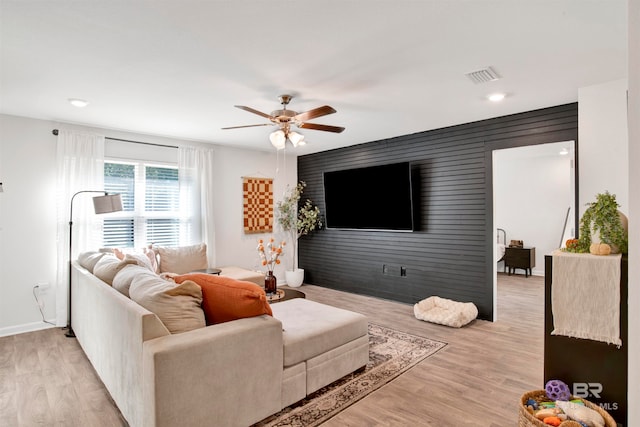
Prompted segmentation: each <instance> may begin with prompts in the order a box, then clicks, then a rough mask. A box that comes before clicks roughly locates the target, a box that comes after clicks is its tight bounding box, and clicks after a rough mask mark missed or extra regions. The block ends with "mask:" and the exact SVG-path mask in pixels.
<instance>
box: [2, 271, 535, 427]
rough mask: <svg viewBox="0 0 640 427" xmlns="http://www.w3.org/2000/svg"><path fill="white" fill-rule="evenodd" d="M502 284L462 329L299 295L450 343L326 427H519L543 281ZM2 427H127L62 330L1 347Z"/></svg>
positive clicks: (398, 311)
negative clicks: (492, 314) (486, 310)
mask: <svg viewBox="0 0 640 427" xmlns="http://www.w3.org/2000/svg"><path fill="white" fill-rule="evenodd" d="M498 283H499V286H498V316H499V318H498V321H497V322H493V323H492V322H487V321H481V320H476V321H474V322H472V323H471V324H469V325H468V326H466V327H464V328H461V329H454V328H448V327H446V326H439V325H434V324H430V323H426V322H422V321H419V320H416V319H415V317H414V316H413V307H412V306H411V305H408V304H401V303H396V302H391V301H385V300H380V299H377V298H371V297H366V296H362V295H354V294H349V293H344V292H339V291H334V290H331V289H326V288H322V287H318V286H310V285H305V286H303V287H302V288H300V290H302V291H304V292H305V294H306V295H307V298H309V299H312V300H315V301H319V302H323V303H327V304H330V305H334V306H336V307H342V308H346V309H349V310H353V311H357V312H360V313H363V314H365V315H367V316H368V317H369V319H370V321H371V322H373V323H378V324H381V325H385V326H388V327H391V328H395V329H398V330H402V331H405V332H409V333H413V334H415V335H420V336H423V337H427V338H432V339H436V340H440V341H445V342H447V343H448V344H449V345H448V346H447V347H446V348H444V349H443V350H441V351H440V352H438V353H436V354H435V355H433V356H431V357H429V358H427V359H425V360H424V361H422V362H421V363H419V364H418V365H416V366H415V367H413V368H412V369H410V370H409V371H407V372H406V373H404V374H403V375H401V376H400V377H398V378H396V379H395V380H394V381H392V382H390V383H389V384H386V385H385V386H383V387H382V388H380V389H379V390H377V391H375V392H374V393H372V394H370V395H369V396H367V397H365V398H364V399H362V400H361V401H359V402H357V403H355V404H354V405H352V406H351V407H349V408H347V409H346V410H344V411H343V412H341V413H340V414H338V415H337V416H335V417H334V418H332V419H331V420H329V421H327V422H325V423H324V424H323V427H337V426H340V427H344V426H439V427H442V426H452V427H453V426H455V427H461V426H474V427H476V426H477V427H498V426H515V425H517V420H518V400H519V398H520V396H521V395H522V394H523V393H524V392H526V391H529V390H532V389H537V388H541V387H542V386H543V338H544V337H543V334H544V279H543V278H542V277H535V276H533V277H529V278H526V279H525V278H524V276H522V275H517V276H507V275H504V274H499V280H498ZM214 425H215V423H213V424H212V426H214ZM0 426H65V427H66V426H82V427H89V426H100V427H102V426H126V422H125V421H124V419H123V418H122V416H121V414H120V412H119V411H118V409H117V408H116V407H115V405H114V404H113V401H112V400H111V398H110V397H109V394H108V393H107V391H106V389H105V388H104V386H103V385H102V383H101V382H100V380H99V379H98V377H97V376H96V374H95V372H94V371H93V368H92V367H91V365H90V363H89V362H88V360H87V359H86V357H85V356H84V353H83V352H82V349H80V347H79V345H78V343H77V341H76V340H75V339H69V338H66V337H64V334H63V333H62V332H61V331H60V330H59V329H57V328H56V329H47V330H43V331H38V332H31V333H26V334H20V335H13V336H9V337H3V338H0Z"/></svg>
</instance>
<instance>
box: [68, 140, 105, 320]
mask: <svg viewBox="0 0 640 427" xmlns="http://www.w3.org/2000/svg"><path fill="white" fill-rule="evenodd" d="M57 163H58V172H57V192H58V200H57V211H58V239H57V240H58V241H57V249H58V262H57V266H58V270H57V280H56V324H57V325H58V326H65V325H66V324H67V287H68V280H69V273H70V272H69V232H70V227H69V220H70V207H71V198H72V197H73V195H74V194H75V193H77V192H78V191H84V190H102V189H103V188H104V136H103V135H96V134H92V133H87V132H76V131H70V130H63V129H61V130H59V131H58V151H57ZM99 195H100V194H98V193H96V194H90V193H87V194H79V195H78V196H77V197H76V198H75V200H74V202H73V218H71V220H72V221H73V244H72V247H73V254H72V258H76V257H77V255H78V254H79V253H80V252H83V251H87V250H95V249H97V248H98V245H99V244H100V242H101V241H102V236H101V222H100V218H98V217H96V215H95V214H94V212H93V203H92V202H93V200H92V197H93V196H99Z"/></svg>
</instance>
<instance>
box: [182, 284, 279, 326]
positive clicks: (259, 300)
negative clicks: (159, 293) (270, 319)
mask: <svg viewBox="0 0 640 427" xmlns="http://www.w3.org/2000/svg"><path fill="white" fill-rule="evenodd" d="M173 279H174V280H175V281H176V283H183V282H184V281H185V280H193V281H194V282H196V283H197V284H198V285H200V287H201V288H202V299H203V300H202V309H203V310H204V314H205V317H206V319H207V324H209V325H211V324H215V323H222V322H228V321H231V320H236V319H242V318H245V317H254V316H260V315H262V314H268V315H269V316H271V315H272V312H271V306H270V305H269V302H268V301H267V296H266V294H265V293H264V289H262V288H261V287H260V286H258V285H256V284H255V283H250V282H243V281H240V280H235V279H232V278H230V277H224V276H217V275H215V274H205V273H192V274H184V275H181V276H175V277H174V278H173Z"/></svg>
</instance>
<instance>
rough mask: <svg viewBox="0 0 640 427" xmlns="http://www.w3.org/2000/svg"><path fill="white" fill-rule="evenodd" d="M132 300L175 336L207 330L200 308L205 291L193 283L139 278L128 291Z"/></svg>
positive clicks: (152, 277)
mask: <svg viewBox="0 0 640 427" xmlns="http://www.w3.org/2000/svg"><path fill="white" fill-rule="evenodd" d="M129 294H130V296H131V299H132V300H133V301H135V302H137V303H138V304H140V305H141V306H142V307H144V308H146V309H147V310H149V311H150V312H152V313H154V314H155V315H156V316H158V318H159V319H160V320H161V321H162V323H164V325H165V326H166V327H167V329H168V330H169V331H170V332H171V333H172V334H177V333H181V332H187V331H191V330H193V329H198V328H204V327H205V317H204V313H203V311H202V308H201V307H200V304H201V303H202V289H201V288H200V286H198V285H197V284H195V283H194V282H191V281H188V280H187V281H184V282H183V283H181V284H180V285H176V283H175V282H170V281H168V280H164V279H161V278H160V277H158V276H156V275H154V274H142V275H137V276H136V277H135V278H134V279H133V281H132V282H131V287H130V288H129Z"/></svg>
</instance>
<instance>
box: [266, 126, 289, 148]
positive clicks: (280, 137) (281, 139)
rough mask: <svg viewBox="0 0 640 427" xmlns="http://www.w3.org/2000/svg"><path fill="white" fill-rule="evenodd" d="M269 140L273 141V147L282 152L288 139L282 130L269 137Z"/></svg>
mask: <svg viewBox="0 0 640 427" xmlns="http://www.w3.org/2000/svg"><path fill="white" fill-rule="evenodd" d="M269 140H270V141H271V145H273V146H274V147H275V148H277V149H278V150H282V149H283V148H284V145H285V143H286V142H287V137H286V136H285V134H284V132H283V131H282V130H277V131H275V132H272V133H271V135H269Z"/></svg>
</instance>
